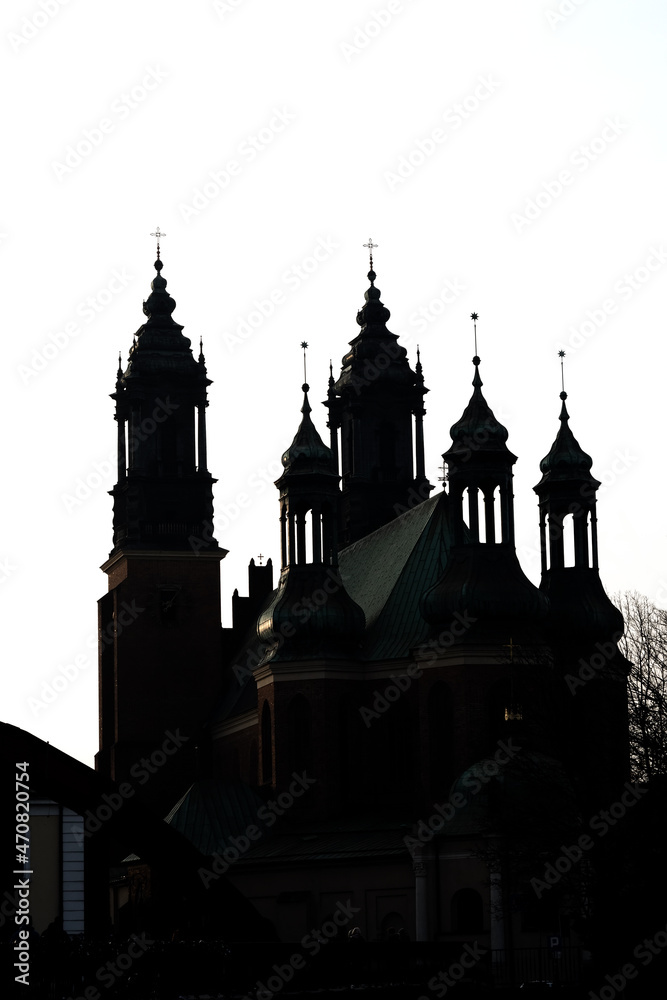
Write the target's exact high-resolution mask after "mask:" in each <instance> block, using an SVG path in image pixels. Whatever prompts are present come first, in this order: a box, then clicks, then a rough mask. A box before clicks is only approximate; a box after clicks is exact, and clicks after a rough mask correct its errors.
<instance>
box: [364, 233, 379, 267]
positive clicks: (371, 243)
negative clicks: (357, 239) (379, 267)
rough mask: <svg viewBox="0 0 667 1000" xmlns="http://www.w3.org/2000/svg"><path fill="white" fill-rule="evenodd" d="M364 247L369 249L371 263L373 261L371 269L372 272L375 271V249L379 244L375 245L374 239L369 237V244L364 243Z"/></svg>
mask: <svg viewBox="0 0 667 1000" xmlns="http://www.w3.org/2000/svg"><path fill="white" fill-rule="evenodd" d="M364 246H365V247H367V248H368V256H369V257H370V261H371V267H370V269H371V271H372V270H373V251H374V250H375V248H376V246H377V243H373V237H372V236H369V237H368V243H364Z"/></svg>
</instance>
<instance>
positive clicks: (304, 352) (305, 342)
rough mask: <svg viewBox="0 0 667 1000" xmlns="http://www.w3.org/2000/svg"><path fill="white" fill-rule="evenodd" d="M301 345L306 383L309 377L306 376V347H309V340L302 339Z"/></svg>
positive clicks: (305, 390)
mask: <svg viewBox="0 0 667 1000" xmlns="http://www.w3.org/2000/svg"><path fill="white" fill-rule="evenodd" d="M301 347H302V348H303V381H304V383H305V382H307V381H308V379H307V377H306V349H307V348H308V341H307V340H302V341H301ZM303 391H304V392H307V391H308V390H307V389H304V390H303Z"/></svg>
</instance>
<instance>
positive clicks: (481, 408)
mask: <svg viewBox="0 0 667 1000" xmlns="http://www.w3.org/2000/svg"><path fill="white" fill-rule="evenodd" d="M472 363H473V364H474V366H475V375H474V378H473V380H472V384H473V386H474V392H473V394H472V396H471V397H470V402H469V403H468V405H467V406H466V408H465V410H464V411H463V414H462V415H461V418H460V420H457V422H456V423H455V424H453V425H452V427H451V429H450V434H451V437H452V446H451V448H450V449H449V451H448V452H446V453H445V455H443V458H444V459H445V461H448V459H455V458H456V456H457V455H459V456H461V453H462V451H465V453H466V455H468V456H469V454H470V451H471V450H473V451H474V452H475V453H479V452H487V451H490V452H493V451H495V452H504V453H506V454H508V455H510V454H511V452H510V451H509V449H508V448H507V445H506V443H505V442H506V441H507V438H508V433H507V428H506V427H504V426H503V425H502V424H501V423H500V421H499V420H497V419H496V417H495V416H494V413H493V410H492V409H491V407H490V406H489V404H488V403H487V401H486V399H485V398H484V395H483V394H482V385H483V384H484V383H483V382H482V379H481V378H480V374H479V365H480V363H481V362H480V359H479V358H478V357H477V355H475V357H474V358H473V359H472ZM512 458H513V459H514V458H515V456H512Z"/></svg>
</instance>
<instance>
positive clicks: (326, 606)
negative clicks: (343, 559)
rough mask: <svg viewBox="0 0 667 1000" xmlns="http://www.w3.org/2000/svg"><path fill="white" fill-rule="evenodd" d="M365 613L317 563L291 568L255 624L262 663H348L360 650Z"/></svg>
mask: <svg viewBox="0 0 667 1000" xmlns="http://www.w3.org/2000/svg"><path fill="white" fill-rule="evenodd" d="M365 624H366V618H365V615H364V612H363V611H362V610H361V608H360V607H359V605H358V604H356V603H355V602H354V601H353V600H352V598H351V597H350V595H349V594H348V592H347V591H346V590H345V587H344V586H343V581H342V580H341V578H340V575H339V574H338V571H337V570H336V569H334V568H333V567H325V566H323V565H322V564H321V563H320V564H317V563H307V564H306V565H290V566H289V567H288V568H287V569H286V570H284V571H283V573H282V575H281V580H280V585H279V587H278V590H277V591H276V593H275V594H274V596H273V598H272V599H271V601H270V602H269V604H268V605H267V607H266V608H265V610H264V611H263V612H262V614H261V615H260V617H259V621H258V622H257V634H258V636H259V638H260V640H261V641H262V642H263V643H266V647H267V648H266V654H265V660H271V661H272V662H283V661H285V660H302V659H320V658H322V659H348V658H349V657H350V656H352V657H353V656H354V654H355V652H356V651H357V650H358V649H359V646H360V643H361V640H362V637H363V634H364V628H365Z"/></svg>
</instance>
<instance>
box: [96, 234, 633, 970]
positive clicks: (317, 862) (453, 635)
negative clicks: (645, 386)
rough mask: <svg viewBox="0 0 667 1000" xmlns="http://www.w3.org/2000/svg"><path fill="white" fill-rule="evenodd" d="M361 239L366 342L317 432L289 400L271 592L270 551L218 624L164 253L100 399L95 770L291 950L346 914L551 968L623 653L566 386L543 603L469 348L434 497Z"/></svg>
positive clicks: (198, 463) (209, 505) (616, 735)
mask: <svg viewBox="0 0 667 1000" xmlns="http://www.w3.org/2000/svg"><path fill="white" fill-rule="evenodd" d="M371 242H372V241H371ZM370 249H371V261H370V264H371V266H370V270H369V272H368V280H369V287H368V289H367V291H366V292H365V295H364V300H365V301H364V304H363V306H362V307H361V309H360V310H359V312H358V314H357V317H356V321H357V324H358V331H357V333H356V335H355V336H354V338H353V339H352V340H351V341H350V344H349V347H348V349H347V351H346V353H345V354H344V356H343V358H342V366H341V370H340V373H339V374H338V377H337V378H336V377H335V375H334V372H333V370H332V371H331V372H330V377H329V383H328V391H327V394H326V400H325V403H324V407H325V411H326V414H327V426H328V430H329V434H328V438H327V443H325V441H324V440H323V439H322V437H321V436H320V433H319V432H318V430H317V428H316V424H318V423H319V422H320V421H319V420H318V418H317V417H315V420H313V411H312V409H311V402H310V396H309V394H310V388H309V386H308V384H306V383H304V385H303V389H302V391H303V403H302V406H301V419H300V422H299V423H298V428H297V430H296V434H295V436H294V439H293V441H292V443H291V444H290V445H289V446H288V447H287V448H286V450H285V452H284V453H283V455H282V473H281V475H280V477H279V479H278V480H277V482H276V487H277V494H278V495H277V497H276V513H277V514H278V515H279V518H278V519H277V524H276V538H278V537H279V538H280V553H281V556H280V560H281V565H280V571H279V575H278V576H277V581H276V584H275V585H274V580H273V567H272V565H271V562H270V561H269V562H268V563H267V564H266V565H256V564H255V562H254V560H251V561H250V566H249V578H248V595H247V596H240V595H239V593H238V591H237V592H236V593H235V594H234V598H233V625H232V627H230V628H223V627H222V624H221V612H220V562H221V560H222V559H223V558H224V556H225V554H226V553H225V550H224V549H222V548H221V547H220V545H219V543H218V541H217V540H216V538H215V535H214V531H213V496H214V486H215V482H216V480H215V479H214V478H213V472H212V471H209V469H208V464H207V433H208V431H209V430H211V432H212V433H217V432H216V430H215V423H213V424H212V423H211V422H210V421H209V424H208V427H207V422H206V410H207V407H208V388H209V386H210V385H211V380H210V379H209V377H208V373H207V368H206V363H205V358H204V355H203V353H202V350H201V347H200V352H199V355H198V357H196V356H195V354H194V353H193V351H192V348H191V342H190V340H189V339H188V338H187V337H185V336H184V335H183V332H182V329H183V328H182V327H181V326H180V325H179V324H178V323H176V322H175V321H174V319H173V315H172V314H173V312H174V308H175V302H174V299H173V298H172V297H171V296H170V294H169V292H168V291H167V283H166V280H165V278H164V277H163V274H162V271H163V261H162V260H161V258H160V249H159V245H158V259H157V260H156V261H155V270H156V274H155V277H154V278H153V282H152V286H151V288H152V290H151V293H150V295H149V297H148V299H147V301H146V302H145V303H144V306H143V309H144V313H145V316H146V322H145V323H144V324H143V326H141V327H140V328H139V330H138V331H137V333H136V335H135V338H134V341H133V344H132V347H131V349H130V352H129V359H128V362H127V365H126V367H125V369H123V367H122V365H120V366H119V369H118V373H117V379H116V387H115V392H114V393H113V395H112V398H113V399H114V401H115V419H116V422H117V427H118V479H117V483H116V485H115V486H114V488H113V491H112V495H113V502H114V506H113V548H112V550H111V552H110V555H109V557H108V559H107V560H106V562H105V563H104V565H103V567H102V568H103V570H104V572H105V573H106V574H107V576H108V578H109V589H108V592H107V593H106V594H105V595H104V596H103V597H102V598H101V600H100V601H99V627H100V632H101V635H103V636H104V637H105V641H104V642H103V643H101V644H100V654H99V655H100V659H99V696H100V749H99V753H98V754H97V758H96V766H97V770H98V772H99V773H100V774H101V775H102V776H103V777H105V778H108V779H111V780H113V781H115V782H117V783H122V782H124V781H134V787H136V790H137V793H138V795H139V796H140V797H141V799H142V801H143V803H144V804H145V806H146V807H147V808H149V809H151V810H152V811H153V812H154V813H155V814H156V815H158V816H160V817H166V819H167V822H168V824H169V825H170V827H171V828H172V829H173V830H175V831H178V832H179V833H180V834H182V835H183V836H184V837H185V838H187V839H188V840H189V841H190V842H191V844H192V845H194V847H196V848H197V850H199V851H200V852H201V855H202V856H204V857H205V858H206V859H207V863H206V864H205V865H204V866H202V868H201V870H200V878H201V881H202V884H203V886H204V888H206V887H207V886H208V885H210V884H213V883H214V882H216V881H218V880H219V879H222V878H224V879H227V880H229V882H230V883H232V885H233V886H235V887H236V888H237V889H238V890H239V891H240V893H241V894H242V895H243V896H244V897H245V898H246V899H247V900H249V901H250V903H252V904H253V906H254V907H255V908H256V910H257V911H258V913H259V914H260V916H261V917H263V918H265V920H266V921H268V922H269V923H270V924H271V925H273V927H274V928H275V931H276V933H277V935H278V937H279V938H280V939H281V940H283V941H299V940H301V939H302V938H303V936H304V934H306V933H308V932H309V931H310V929H311V928H313V927H321V926H322V925H323V924H324V922H326V921H327V920H329V921H331V920H332V919H333V917H332V915H335V914H337V913H338V914H340V913H342V912H343V910H341V907H347V909H346V910H345V911H344V912H345V913H346V914H348V916H347V917H346V918H345V921H343V919H342V917H341V921H340V926H341V933H342V934H346V933H347V930H348V929H350V930H351V929H352V928H353V927H354V926H356V927H358V928H359V929H360V933H361V934H362V935H363V937H365V938H366V939H367V940H377V939H387V938H390V939H391V938H392V935H398V934H399V932H400V933H401V934H403V935H405V936H407V937H409V938H410V939H412V940H416V941H443V942H450V943H457V944H458V945H460V946H463V944H465V943H466V942H473V941H476V942H478V945H479V947H480V948H483V949H487V950H488V952H489V954H491V953H493V954H494V955H502V954H503V953H505V952H506V951H507V950H508V949H510V948H515V949H516V948H518V947H536V948H537V947H540V948H544V949H545V950H546V951H547V952H548V953H549V954H550V955H552V956H553V954H554V947H553V945H552V947H551V951H550V952H549V946H548V941H549V939H550V938H551V939H552V940H557V941H558V942H559V945H558V947H559V948H561V949H565V948H567V947H569V946H572V947H576V946H577V944H578V943H579V941H580V936H579V930H578V928H579V926H580V923H581V919H582V907H583V902H582V900H583V897H584V896H585V892H586V887H585V884H584V883H585V877H584V876H585V874H586V870H587V869H586V865H585V864H582V863H579V864H577V863H575V862H574V861H573V860H572V859H571V858H570V859H569V868H568V859H567V856H566V861H562V858H563V846H564V845H565V846H566V847H568V850H569V849H570V848H569V846H568V845H571V844H575V845H576V843H577V837H578V835H579V834H578V832H577V831H579V830H580V824H581V821H582V817H584V818H587V817H590V816H591V815H594V814H595V813H596V810H600V809H602V808H603V807H608V806H609V805H610V804H611V803H613V802H614V801H615V800H616V799H619V797H620V796H621V794H623V793H624V785H625V783H626V782H627V780H628V752H627V741H628V732H627V703H626V676H627V670H628V663H627V661H626V660H625V659H624V657H623V656H622V655H621V654H620V653H619V651H618V648H617V641H618V639H619V638H620V636H621V635H622V632H623V620H622V616H621V614H620V612H619V611H618V610H617V609H616V608H615V607H614V606H613V604H612V603H611V602H610V600H609V599H608V597H607V595H606V593H605V591H604V589H603V586H602V584H601V582H600V576H599V567H598V545H597V514H596V493H597V490H598V487H599V486H600V483H599V482H598V481H597V480H596V479H595V477H594V476H593V473H592V471H591V469H592V459H591V457H590V456H589V455H587V454H586V453H585V452H584V451H583V450H582V448H581V447H580V445H579V444H578V442H577V440H576V439H575V437H574V435H573V433H572V430H571V429H570V422H569V421H570V418H569V415H568V411H567V408H566V402H565V400H566V393H565V392H564V391H563V392H562V393H561V409H560V422H559V425H556V421H555V420H554V424H555V426H554V431H556V427H557V432H556V436H555V440H554V442H553V444H551V446H550V447H549V445H548V442H545V451H546V452H547V453H546V457H545V458H544V459H543V460H542V462H541V463H540V470H539V472H540V473H541V478H540V479H539V482H538V483H537V485H536V486H535V493H536V494H537V504H538V506H539V514H540V544H541V560H542V578H541V583H540V586H539V587H537V586H535V585H534V584H533V583H531V582H530V580H529V579H528V578H527V577H526V576H525V574H524V572H523V570H522V569H521V566H520V564H519V561H518V558H517V555H516V551H515V540H514V496H513V466H514V463H515V462H516V456H515V455H514V454H513V453H512V452H511V451H510V450H509V448H508V444H507V442H508V431H507V429H506V428H505V427H504V426H503V425H502V424H501V423H500V422H499V421H498V420H497V419H496V417H495V416H494V414H493V411H492V409H491V408H490V406H489V404H488V403H487V400H486V397H485V394H484V393H483V391H482V389H483V383H482V377H481V369H482V366H481V361H480V358H479V357H478V356H477V354H475V356H474V358H473V360H472V370H471V375H472V386H473V390H472V395H471V397H470V402H469V403H468V405H467V407H466V408H465V410H464V412H463V414H462V415H461V416H460V417H459V418H458V419H455V417H456V414H453V415H452V419H453V420H454V423H453V424H452V427H451V440H449V441H442V442H441V444H442V447H443V461H444V469H446V473H445V475H444V478H443V486H442V488H441V489H435V490H434V487H433V486H432V485H431V484H430V483H429V482H428V480H427V477H426V474H425V459H424V438H423V419H424V414H425V409H424V397H425V394H426V393H427V392H428V389H426V387H425V384H424V375H423V371H422V366H421V362H420V359H419V353H418V352H417V357H416V362H415V364H414V367H411V364H410V362H409V360H408V357H407V352H406V350H405V349H404V348H403V347H402V346H401V344H400V343H399V338H398V337H397V336H396V335H394V334H393V333H391V332H390V331H389V329H388V327H387V323H388V321H389V318H390V313H389V310H388V309H387V308H386V306H385V305H384V304H383V303H382V301H381V299H380V290H379V289H378V287H377V286H376V283H375V282H376V280H377V276H376V274H375V271H374V270H373V258H372V249H373V247H372V245H371V247H370ZM473 320H474V321H475V322H476V320H477V316H476V315H475V314H473ZM334 346H335V345H334ZM340 347H341V349H342V348H343V347H344V344H343V343H341V345H340ZM485 378H486V379H487V382H488V384H492V382H493V373H489V374H488V376H487V375H485ZM443 388H444V387H440V389H441V391H442V389H443ZM487 391H488V392H489V394H490V393H491V391H490V390H487ZM298 403H299V400H298V399H297V398H296V396H295V399H294V412H295V424H296V423H297V410H298ZM554 404H555V400H554ZM554 409H555V407H554ZM555 416H556V412H554V417H555ZM243 432H244V431H243V427H242V426H241V427H240V428H239V431H238V433H239V434H243ZM286 444H287V442H286ZM250 446H251V445H250V443H249V447H250ZM213 471H214V470H213ZM536 478H537V470H536ZM278 525H279V527H278ZM278 533H279V534H278ZM232 543H233V529H231V530H230V539H229V544H232ZM110 636H113V641H112V642H111V641H109V637H110ZM169 740H171V741H172V742H170V743H168V746H165V744H166V742H167V741H169ZM174 741H175V742H174ZM156 753H157V754H161V756H160V766H154V767H153V768H152V770H151V769H150V768H148V773H149V774H150V780H146V781H145V782H137V773H138V772H137V767H138V762H141V761H144V762H150V761H151V760H153V761H155V755H156ZM163 758H164V762H163ZM163 763H164V766H162V764H163ZM142 767H144V765H142ZM145 767H147V765H146V766H145ZM592 836H593V835H592ZM577 849H578V850H579V855H580V856H581V855H582V853H584V851H585V848H583V847H579V848H577ZM141 862H142V859H141V858H139V859H136V858H135V859H134V865H135V869H137V868H138V867H140V866H141ZM549 865H551V868H549ZM552 871H553V872H555V873H556V876H553V877H552V876H551V872H552ZM121 881H122V880H121ZM124 885H125V889H124V890H123V892H124V893H125V894H124V895H123V893H120V894H119V895H118V896H117V903H118V906H119V907H120V906H121V903H123V902H124V903H125V905H127V906H131V905H132V904H133V900H135V901H136V899H135V896H133V892H134V889H133V883H132V877H131V876H127V877H126V881H125V883H124Z"/></svg>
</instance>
